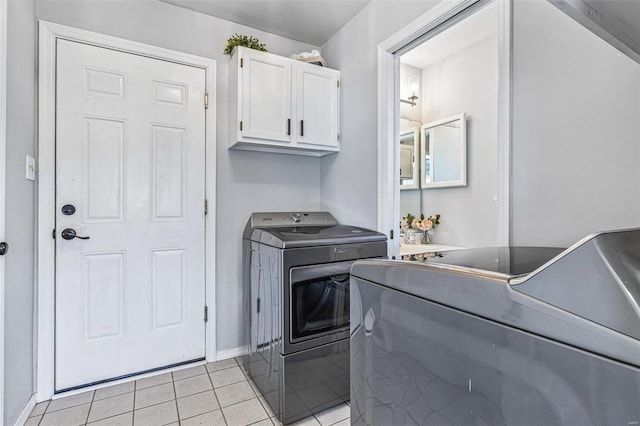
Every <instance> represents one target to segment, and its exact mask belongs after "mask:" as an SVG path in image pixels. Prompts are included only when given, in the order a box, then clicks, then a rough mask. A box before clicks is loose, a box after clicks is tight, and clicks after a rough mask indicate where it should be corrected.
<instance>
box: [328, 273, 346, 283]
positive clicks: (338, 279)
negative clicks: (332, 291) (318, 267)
mask: <svg viewBox="0 0 640 426" xmlns="http://www.w3.org/2000/svg"><path fill="white" fill-rule="evenodd" d="M349 277H350V275H349V274H348V273H347V274H337V275H331V276H329V278H330V279H331V281H333V283H334V284H344V283H346V282H348V281H349Z"/></svg>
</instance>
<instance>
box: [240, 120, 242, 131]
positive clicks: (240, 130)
mask: <svg viewBox="0 0 640 426" xmlns="http://www.w3.org/2000/svg"><path fill="white" fill-rule="evenodd" d="M240 131H242V121H241V122H240Z"/></svg>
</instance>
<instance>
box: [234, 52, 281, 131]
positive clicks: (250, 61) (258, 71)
mask: <svg viewBox="0 0 640 426" xmlns="http://www.w3.org/2000/svg"><path fill="white" fill-rule="evenodd" d="M290 119H291V63H290V61H289V60H288V59H286V58H280V57H277V56H274V55H268V54H264V53H262V52H258V51H252V50H250V49H247V50H246V51H245V52H244V55H243V65H242V118H241V121H242V137H243V138H255V139H268V140H270V141H280V142H291V135H290V133H291V131H290V121H289V120H290Z"/></svg>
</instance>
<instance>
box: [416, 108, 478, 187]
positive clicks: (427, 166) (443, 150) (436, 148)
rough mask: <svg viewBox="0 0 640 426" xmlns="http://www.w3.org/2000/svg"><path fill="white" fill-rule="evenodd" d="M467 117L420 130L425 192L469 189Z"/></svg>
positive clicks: (430, 124)
mask: <svg viewBox="0 0 640 426" xmlns="http://www.w3.org/2000/svg"><path fill="white" fill-rule="evenodd" d="M465 120H466V114H465V113H462V114H458V115H454V116H452V117H448V118H444V119H442V120H438V121H434V122H432V123H427V124H425V125H423V126H422V127H421V132H420V134H421V136H422V137H421V139H422V141H421V148H420V149H421V151H420V152H421V159H422V164H421V166H422V167H421V169H422V170H421V181H422V188H423V189H430V188H449V187H454V186H467V126H466V121H465Z"/></svg>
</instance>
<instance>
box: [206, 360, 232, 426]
mask: <svg viewBox="0 0 640 426" xmlns="http://www.w3.org/2000/svg"><path fill="white" fill-rule="evenodd" d="M234 361H235V360H234ZM229 368H233V367H229ZM204 369H205V370H207V377H208V378H209V383H211V390H212V391H213V397H214V398H215V399H216V403H218V409H219V410H220V415H221V416H222V420H224V424H225V425H228V424H229V423H227V418H226V417H225V416H224V411H222V405H220V400H219V399H218V394H217V393H216V388H215V386H214V385H213V379H212V378H211V373H214V371H211V372H209V369H208V368H207V366H206V364H205V367H204ZM222 370H227V369H226V368H223V369H222ZM222 370H219V371H222ZM214 411H215V410H214Z"/></svg>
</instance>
